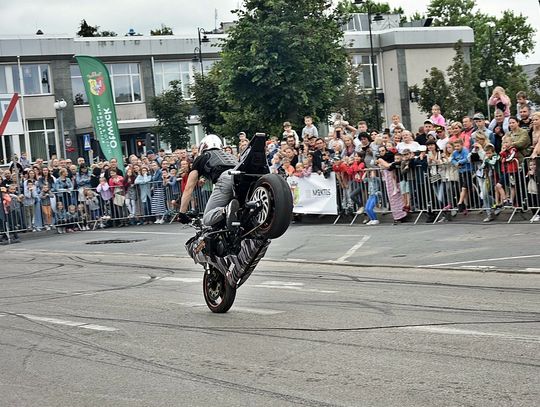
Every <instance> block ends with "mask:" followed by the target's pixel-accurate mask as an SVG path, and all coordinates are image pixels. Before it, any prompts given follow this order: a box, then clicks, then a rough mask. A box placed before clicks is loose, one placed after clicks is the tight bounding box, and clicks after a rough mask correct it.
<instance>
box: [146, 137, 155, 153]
mask: <svg viewBox="0 0 540 407" xmlns="http://www.w3.org/2000/svg"><path fill="white" fill-rule="evenodd" d="M156 149H157V136H156V135H155V134H153V133H146V150H147V151H148V150H152V151H154V152H155V151H156Z"/></svg>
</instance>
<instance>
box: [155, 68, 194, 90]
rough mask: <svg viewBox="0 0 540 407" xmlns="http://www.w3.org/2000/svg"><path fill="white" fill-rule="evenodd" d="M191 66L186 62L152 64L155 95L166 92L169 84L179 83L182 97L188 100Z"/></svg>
mask: <svg viewBox="0 0 540 407" xmlns="http://www.w3.org/2000/svg"><path fill="white" fill-rule="evenodd" d="M191 64H192V63H191V62H188V61H167V62H156V63H155V64H154V81H155V84H156V95H159V94H161V93H162V92H163V91H165V90H167V89H168V88H169V83H171V82H172V81H180V82H181V86H182V93H183V95H184V97H185V98H189V97H190V93H189V85H190V83H191V71H192V65H191ZM197 64H198V63H197Z"/></svg>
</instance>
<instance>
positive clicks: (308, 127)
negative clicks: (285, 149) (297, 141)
mask: <svg viewBox="0 0 540 407" xmlns="http://www.w3.org/2000/svg"><path fill="white" fill-rule="evenodd" d="M304 124H305V126H304V128H303V129H302V140H305V139H307V138H308V137H315V138H316V137H319V131H318V130H317V127H315V126H314V125H313V118H312V117H311V116H305V117H304Z"/></svg>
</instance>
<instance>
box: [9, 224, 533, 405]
mask: <svg viewBox="0 0 540 407" xmlns="http://www.w3.org/2000/svg"><path fill="white" fill-rule="evenodd" d="M489 226H491V225H489ZM532 226H534V225H531V227H527V226H525V227H524V226H523V225H520V226H519V227H517V226H512V225H509V226H506V225H505V226H503V225H500V226H497V227H490V228H488V229H482V227H481V226H478V227H474V228H473V227H472V226H471V227H470V228H468V227H463V225H461V226H459V227H460V228H461V229H459V227H458V226H455V225H442V226H441V227H440V229H437V228H438V226H417V227H410V226H399V227H392V226H383V227H380V228H376V227H374V228H368V227H355V228H349V227H339V226H338V227H333V226H330V225H325V226H297V225H293V227H291V229H290V231H289V232H288V233H287V234H286V235H285V236H284V237H283V238H281V239H278V240H277V241H275V242H273V243H272V246H271V249H270V251H269V253H268V258H276V259H277V260H280V261H263V262H262V263H261V264H260V265H259V267H258V268H257V270H256V271H255V273H254V275H253V276H252V277H251V278H250V279H249V280H248V282H247V283H246V285H245V286H243V287H242V288H240V290H239V291H238V294H237V299H236V302H235V304H234V306H233V308H232V309H231V311H230V312H229V313H227V314H225V315H215V314H212V313H210V312H209V311H208V310H207V308H206V306H205V305H204V299H203V296H202V292H201V279H202V269H201V268H200V267H198V266H196V265H194V264H193V263H192V261H191V260H189V259H187V258H186V257H185V252H184V251H183V249H182V248H181V247H179V246H180V244H181V243H183V242H184V241H185V238H186V237H187V236H188V235H189V234H190V233H191V232H190V231H189V230H186V229H182V228H181V227H180V226H177V225H162V226H151V227H143V228H127V229H124V230H105V231H100V232H81V233H77V234H73V235H59V236H47V237H44V238H35V239H26V240H25V236H23V243H22V244H19V245H13V246H7V247H1V248H0V261H1V263H0V264H1V265H0V282H1V284H0V360H1V361H2V363H1V364H0V400H1V401H0V405H1V406H9V407H11V406H17V407H18V406H40V407H46V406H54V407H60V406H207V405H220V406H296V405H309V406H364V405H366V406H368V405H369V406H532V405H537V403H538V400H539V399H540V391H539V389H540V374H539V373H540V357H539V356H538V355H539V354H540V352H539V351H540V301H539V298H540V296H539V294H540V277H539V276H538V275H537V274H534V273H535V271H534V269H535V267H534V266H535V265H536V264H537V263H538V261H537V258H536V260H534V259H535V257H525V256H535V255H538V250H537V242H538V237H537V234H538V228H533V227H532ZM449 228H455V229H453V230H452V229H449ZM442 230H444V231H445V232H444V235H443V234H442V232H441V231H442ZM486 230H487V231H489V233H490V234H491V235H492V236H493V238H494V239H492V240H491V241H489V242H488V241H486V240H484V239H483V238H482V235H485V234H486ZM116 232H122V233H116ZM325 234H328V235H329V236H323V235H325ZM457 234H460V236H461V238H458V236H457ZM341 235H343V236H341ZM345 235H347V236H345ZM514 235H515V236H514ZM104 239H135V240H141V241H139V242H133V243H125V244H106V245H88V244H87V243H88V242H92V241H94V242H95V241H102V240H104ZM500 239H504V240H502V241H501V242H500V243H499V244H496V242H498V241H499V240H500ZM302 245H303V246H302ZM440 245H444V246H445V247H443V248H440V247H439V246H440ZM300 246H302V247H300ZM389 247H391V248H393V250H390V249H388V248H389ZM413 249H415V250H416V251H413ZM472 249H475V250H472ZM437 250H439V251H440V253H432V251H437ZM444 250H447V251H448V252H449V253H447V254H446V255H443V254H442V253H443V252H444ZM503 250H504V253H503ZM385 253H386V255H385ZM389 253H394V254H403V255H405V257H392V255H391V254H389ZM430 253H431V256H429V257H426V255H427V254H430ZM488 254H490V256H487V255H488ZM518 256H521V257H520V258H514V259H511V260H510V259H509V260H494V259H499V258H503V257H518ZM539 257H540V256H539ZM287 258H288V259H291V258H293V259H294V258H297V259H298V261H283V260H285V259H287ZM486 259H487V260H486ZM315 260H317V261H320V263H319V264H315V263H309V262H308V261H315ZM451 260H452V261H451ZM460 260H463V261H477V260H481V261H477V262H476V263H466V264H461V263H460V264H454V265H452V266H438V268H433V267H418V266H426V265H432V264H441V263H456V262H458V261H460ZM348 262H350V263H351V264H353V263H360V262H364V263H365V264H372V265H375V264H386V265H385V266H372V267H355V266H352V265H350V264H349V263H348ZM471 264H472V265H480V266H482V265H483V266H491V265H493V266H497V267H496V269H498V270H504V269H505V268H508V270H510V271H521V272H523V273H519V274H514V273H485V272H478V271H477V270H474V269H468V268H462V269H459V267H461V266H463V265H465V266H467V265H471ZM403 265H407V267H403ZM409 266H411V267H409ZM445 267H452V269H445ZM486 270H495V268H493V269H486Z"/></svg>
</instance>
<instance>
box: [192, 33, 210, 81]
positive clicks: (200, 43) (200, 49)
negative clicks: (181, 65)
mask: <svg viewBox="0 0 540 407" xmlns="http://www.w3.org/2000/svg"><path fill="white" fill-rule="evenodd" d="M201 33H202V35H203V36H202V38H201ZM197 37H198V38H199V47H198V51H199V63H200V64H201V75H202V76H203V77H204V67H203V59H202V44H203V43H207V42H210V39H209V38H208V37H207V36H206V31H205V29H204V28H197ZM195 49H197V48H195Z"/></svg>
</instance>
